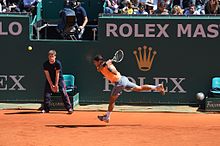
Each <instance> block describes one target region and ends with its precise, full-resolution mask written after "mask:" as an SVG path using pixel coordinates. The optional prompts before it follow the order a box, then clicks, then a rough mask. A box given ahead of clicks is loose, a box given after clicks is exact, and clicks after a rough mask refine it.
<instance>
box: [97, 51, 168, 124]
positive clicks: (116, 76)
mask: <svg viewBox="0 0 220 146" xmlns="http://www.w3.org/2000/svg"><path fill="white" fill-rule="evenodd" d="M93 63H94V65H95V66H96V69H97V71H98V72H101V73H102V74H103V75H104V76H105V78H106V79H108V80H109V81H110V82H111V83H114V84H115V86H114V88H113V89H112V92H111V96H110V100H109V105H108V111H107V113H106V114H105V115H103V116H98V119H99V120H100V121H104V122H106V123H108V122H109V120H110V115H111V112H112V111H113V108H114V105H115V101H116V100H117V98H118V97H119V95H121V92H122V90H123V89H130V90H132V91H136V92H141V91H150V90H152V91H158V92H160V93H161V94H162V95H164V94H165V91H164V87H163V84H158V85H146V84H145V85H141V86H139V85H136V84H135V83H132V82H131V81H129V80H128V78H127V77H126V76H123V75H121V74H120V72H118V71H117V69H116V68H115V66H114V65H113V63H112V60H111V59H110V60H108V61H104V58H103V57H102V56H101V55H97V56H95V57H94V59H93Z"/></svg>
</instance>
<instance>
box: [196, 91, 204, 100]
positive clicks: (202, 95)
mask: <svg viewBox="0 0 220 146" xmlns="http://www.w3.org/2000/svg"><path fill="white" fill-rule="evenodd" d="M204 98H205V94H204V93H202V92H199V93H197V94H196V99H197V100H200V101H201V100H203V99H204Z"/></svg>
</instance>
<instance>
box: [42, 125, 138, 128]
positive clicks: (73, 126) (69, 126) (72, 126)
mask: <svg viewBox="0 0 220 146" xmlns="http://www.w3.org/2000/svg"><path fill="white" fill-rule="evenodd" d="M117 126H118V127H122V126H127V127H131V126H141V124H133V125H126V124H118V125H46V127H55V128H99V127H117Z"/></svg>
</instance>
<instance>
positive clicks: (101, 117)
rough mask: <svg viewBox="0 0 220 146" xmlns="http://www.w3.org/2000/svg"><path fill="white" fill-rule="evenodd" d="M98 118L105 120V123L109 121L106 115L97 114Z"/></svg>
mask: <svg viewBox="0 0 220 146" xmlns="http://www.w3.org/2000/svg"><path fill="white" fill-rule="evenodd" d="M98 119H99V120H100V121H103V122H105V123H109V121H110V118H107V115H103V116H98Z"/></svg>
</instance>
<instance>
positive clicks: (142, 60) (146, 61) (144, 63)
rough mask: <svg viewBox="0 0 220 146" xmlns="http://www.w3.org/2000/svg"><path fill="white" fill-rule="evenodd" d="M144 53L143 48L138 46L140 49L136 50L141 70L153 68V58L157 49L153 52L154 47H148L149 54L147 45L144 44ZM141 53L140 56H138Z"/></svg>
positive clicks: (135, 53)
mask: <svg viewBox="0 0 220 146" xmlns="http://www.w3.org/2000/svg"><path fill="white" fill-rule="evenodd" d="M143 50H144V54H142V48H141V47H138V51H136V50H135V51H134V52H133V53H134V55H135V58H136V60H137V64H138V67H139V69H140V70H142V71H148V70H150V69H151V66H152V63H153V60H154V57H155V55H156V54H157V52H156V51H153V52H152V48H151V47H148V55H147V46H143ZM138 53H139V58H138Z"/></svg>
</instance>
